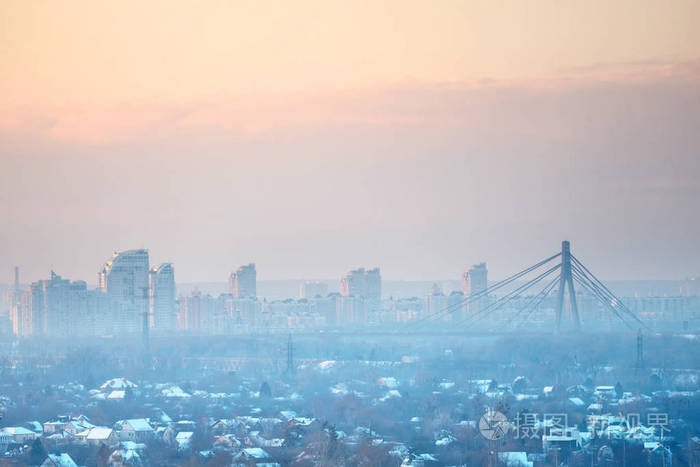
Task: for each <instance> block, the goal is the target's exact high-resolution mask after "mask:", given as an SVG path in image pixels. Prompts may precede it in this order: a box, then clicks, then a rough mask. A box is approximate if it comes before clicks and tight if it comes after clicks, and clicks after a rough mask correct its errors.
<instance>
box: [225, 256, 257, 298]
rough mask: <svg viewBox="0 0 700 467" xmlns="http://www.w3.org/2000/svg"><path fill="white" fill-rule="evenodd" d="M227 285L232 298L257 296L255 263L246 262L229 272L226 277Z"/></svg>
mask: <svg viewBox="0 0 700 467" xmlns="http://www.w3.org/2000/svg"><path fill="white" fill-rule="evenodd" d="M228 287H229V292H230V293H231V295H233V297H234V298H255V297H257V295H258V294H257V274H256V272H255V263H250V264H246V265H245V266H241V267H239V268H238V269H236V270H235V271H233V272H231V275H230V276H229V279H228Z"/></svg>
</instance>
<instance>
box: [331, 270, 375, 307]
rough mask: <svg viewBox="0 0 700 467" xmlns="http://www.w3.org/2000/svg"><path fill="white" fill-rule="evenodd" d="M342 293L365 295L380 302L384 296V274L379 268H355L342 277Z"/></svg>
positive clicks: (348, 295) (344, 294)
mask: <svg viewBox="0 0 700 467" xmlns="http://www.w3.org/2000/svg"><path fill="white" fill-rule="evenodd" d="M340 295H342V296H344V297H363V298H367V299H369V300H373V301H376V302H379V301H380V300H381V298H382V276H381V274H380V272H379V268H374V269H369V270H365V269H364V268H360V269H355V270H353V271H350V272H348V273H347V274H345V275H344V276H343V277H342V278H341V279H340Z"/></svg>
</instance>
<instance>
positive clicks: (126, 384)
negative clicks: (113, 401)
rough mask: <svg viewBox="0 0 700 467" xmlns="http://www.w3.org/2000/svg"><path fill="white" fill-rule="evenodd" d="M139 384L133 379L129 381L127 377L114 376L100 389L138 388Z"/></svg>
mask: <svg viewBox="0 0 700 467" xmlns="http://www.w3.org/2000/svg"><path fill="white" fill-rule="evenodd" d="M137 387H138V386H137V385H136V384H134V383H132V382H131V381H129V380H128V379H126V378H112V379H108V380H107V381H105V382H104V383H103V384H102V386H100V389H102V390H103V391H105V390H107V389H111V390H115V389H127V388H132V389H134V388H137Z"/></svg>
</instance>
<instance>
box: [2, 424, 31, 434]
mask: <svg viewBox="0 0 700 467" xmlns="http://www.w3.org/2000/svg"><path fill="white" fill-rule="evenodd" d="M2 431H4V432H5V433H9V434H11V435H13V436H14V435H35V434H36V433H34V432H33V431H31V430H27V429H26V428H24V427H23V426H7V427H5V428H3V429H2Z"/></svg>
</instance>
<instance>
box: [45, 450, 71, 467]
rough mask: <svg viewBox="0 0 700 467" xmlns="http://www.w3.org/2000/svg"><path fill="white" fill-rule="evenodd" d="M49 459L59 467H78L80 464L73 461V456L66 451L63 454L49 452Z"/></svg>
mask: <svg viewBox="0 0 700 467" xmlns="http://www.w3.org/2000/svg"><path fill="white" fill-rule="evenodd" d="M49 459H50V460H51V462H52V463H53V465H55V466H57V467H78V464H76V463H75V462H74V461H73V458H72V457H71V456H69V455H68V454H66V453H65V452H62V453H61V454H49ZM44 462H46V461H44Z"/></svg>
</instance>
